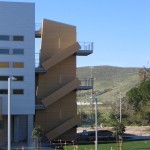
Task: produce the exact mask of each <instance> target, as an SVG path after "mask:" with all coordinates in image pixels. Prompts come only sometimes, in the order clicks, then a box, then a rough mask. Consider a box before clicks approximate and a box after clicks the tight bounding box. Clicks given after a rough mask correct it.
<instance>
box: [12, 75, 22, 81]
mask: <svg viewBox="0 0 150 150" xmlns="http://www.w3.org/2000/svg"><path fill="white" fill-rule="evenodd" d="M14 77H15V78H16V79H17V80H14V81H23V80H24V78H23V76H14Z"/></svg>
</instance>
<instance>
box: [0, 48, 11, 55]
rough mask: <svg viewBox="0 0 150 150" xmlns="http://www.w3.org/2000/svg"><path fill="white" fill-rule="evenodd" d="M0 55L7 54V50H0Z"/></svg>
mask: <svg viewBox="0 0 150 150" xmlns="http://www.w3.org/2000/svg"><path fill="white" fill-rule="evenodd" d="M0 54H9V49H0Z"/></svg>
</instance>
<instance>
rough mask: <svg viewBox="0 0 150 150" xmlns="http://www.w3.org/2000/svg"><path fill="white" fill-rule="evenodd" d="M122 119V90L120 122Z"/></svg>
mask: <svg viewBox="0 0 150 150" xmlns="http://www.w3.org/2000/svg"><path fill="white" fill-rule="evenodd" d="M121 121H122V97H121V92H120V123H121Z"/></svg>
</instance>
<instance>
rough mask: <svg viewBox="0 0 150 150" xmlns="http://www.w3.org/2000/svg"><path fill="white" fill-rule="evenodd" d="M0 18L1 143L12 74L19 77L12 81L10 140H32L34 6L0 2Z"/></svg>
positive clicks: (5, 128)
mask: <svg viewBox="0 0 150 150" xmlns="http://www.w3.org/2000/svg"><path fill="white" fill-rule="evenodd" d="M0 20H1V22H0V103H1V110H0V113H1V128H0V143H6V141H7V110H8V109H7V106H8V103H7V99H8V92H7V90H8V77H10V76H13V77H15V78H16V81H11V112H10V113H11V141H12V142H19V141H24V140H27V139H28V140H29V139H30V140H29V141H31V132H32V129H33V117H34V114H35V92H34V91H35V25H34V24H35V6H34V4H32V3H14V2H0ZM29 141H28V142H29Z"/></svg>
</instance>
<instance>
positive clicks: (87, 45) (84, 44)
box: [79, 42, 94, 51]
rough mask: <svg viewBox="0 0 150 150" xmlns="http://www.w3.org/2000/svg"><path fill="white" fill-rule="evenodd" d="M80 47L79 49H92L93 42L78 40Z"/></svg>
mask: <svg viewBox="0 0 150 150" xmlns="http://www.w3.org/2000/svg"><path fill="white" fill-rule="evenodd" d="M79 44H80V46H81V48H80V50H92V51H93V50H94V43H93V42H79Z"/></svg>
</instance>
